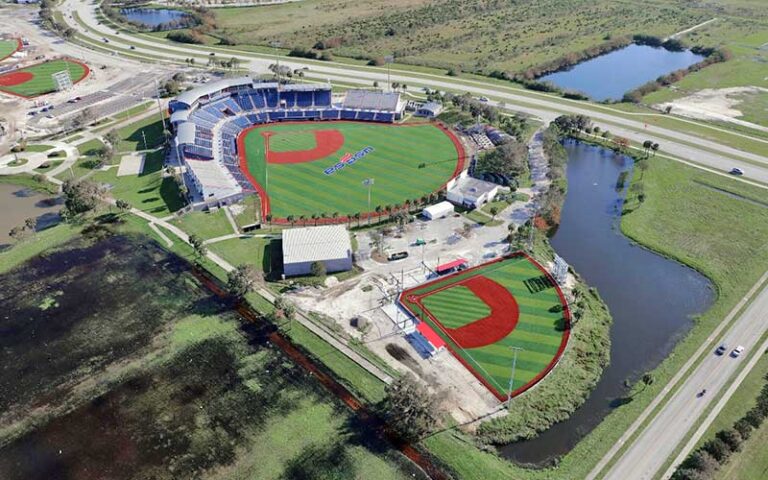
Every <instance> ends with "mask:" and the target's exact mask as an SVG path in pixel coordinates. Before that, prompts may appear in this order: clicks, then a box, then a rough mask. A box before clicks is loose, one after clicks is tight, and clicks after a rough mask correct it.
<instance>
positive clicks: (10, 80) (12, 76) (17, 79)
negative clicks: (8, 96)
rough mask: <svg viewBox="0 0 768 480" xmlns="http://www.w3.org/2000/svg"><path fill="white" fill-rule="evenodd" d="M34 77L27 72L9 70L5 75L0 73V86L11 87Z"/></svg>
mask: <svg viewBox="0 0 768 480" xmlns="http://www.w3.org/2000/svg"><path fill="white" fill-rule="evenodd" d="M33 78H35V76H34V75H33V74H31V73H29V72H11V73H6V74H5V75H0V87H13V86H15V85H20V84H22V83H27V82H28V81H30V80H32V79H33Z"/></svg>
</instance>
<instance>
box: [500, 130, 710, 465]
mask: <svg viewBox="0 0 768 480" xmlns="http://www.w3.org/2000/svg"><path fill="white" fill-rule="evenodd" d="M565 147H566V150H567V152H568V169H567V176H568V194H567V195H566V199H565V205H564V207H563V212H562V219H561V223H560V228H559V229H558V231H557V233H556V234H555V236H554V237H553V238H552V246H553V247H554V249H555V251H556V252H557V253H558V254H559V255H560V256H562V257H563V258H564V259H565V260H566V261H567V262H568V263H569V264H570V265H572V266H573V267H574V268H575V269H576V271H577V272H579V273H580V274H581V275H582V276H583V277H584V279H585V280H586V282H587V283H588V284H589V285H590V286H591V287H595V288H597V290H598V292H599V293H600V295H601V296H602V298H603V300H604V301H605V303H606V304H607V305H608V308H609V309H610V311H611V315H612V317H613V326H612V327H611V363H610V365H609V366H608V368H606V369H605V371H604V372H603V376H602V378H601V380H600V382H599V383H598V384H597V386H596V388H595V390H594V391H593V392H592V393H591V395H590V397H589V398H588V399H587V401H586V403H585V404H584V405H582V406H581V407H580V408H579V409H578V410H576V412H575V413H574V414H573V415H572V416H571V417H570V418H569V419H568V420H566V421H564V422H561V423H559V424H556V425H554V426H553V427H552V428H550V429H549V430H547V431H546V432H544V433H542V434H541V435H539V436H538V437H536V438H534V439H532V440H528V441H524V442H518V443H515V444H512V445H509V446H507V447H504V448H502V449H501V454H502V455H503V456H504V457H505V458H507V459H510V460H514V461H515V462H518V463H522V464H531V465H542V464H546V463H548V462H549V461H551V460H552V459H554V458H556V457H558V456H561V455H564V454H565V453H567V452H568V451H569V450H570V449H571V448H573V447H574V446H575V445H576V443H577V442H578V441H579V440H580V439H581V438H583V437H584V436H585V435H586V434H587V433H589V432H590V431H591V430H592V429H593V428H595V427H596V426H597V425H598V424H599V423H600V422H601V421H602V420H603V418H605V416H606V415H607V414H608V413H610V412H611V410H612V409H614V408H617V407H618V406H620V405H622V404H623V403H625V402H626V401H629V399H627V398H626V394H627V388H626V386H625V381H627V380H628V381H629V382H631V383H634V382H635V381H636V380H637V379H638V378H639V377H640V376H641V375H642V374H643V373H644V372H647V371H648V370H651V369H653V368H655V367H656V366H657V365H659V363H661V361H662V360H663V359H664V358H665V357H666V356H667V355H669V353H670V352H671V351H672V349H673V348H674V346H675V344H676V343H677V342H678V341H679V340H680V339H681V338H682V337H683V336H684V335H685V334H686V333H687V332H688V330H689V329H690V328H691V326H692V324H693V320H692V317H693V316H695V315H697V314H700V313H702V312H704V311H705V310H707V309H708V308H709V306H710V305H711V304H712V301H713V300H714V292H713V290H712V287H711V284H710V282H709V280H707V278H705V277H704V276H703V275H701V274H699V273H698V272H696V271H695V270H693V269H691V268H688V267H686V266H684V265H682V264H680V263H677V262H675V261H672V260H669V259H667V258H665V257H662V256H660V255H657V254H656V253H653V252H651V251H649V250H646V249H644V248H642V247H640V246H638V245H637V244H635V243H633V242H632V241H631V240H630V239H628V238H627V237H625V236H624V235H623V234H622V233H621V230H620V222H621V210H622V204H623V198H624V194H625V188H622V189H617V179H618V177H619V175H620V174H621V172H628V173H629V175H631V173H632V167H633V161H632V159H631V158H629V157H627V156H624V155H617V154H615V153H614V152H612V151H610V150H607V149H604V148H600V147H594V146H591V145H585V144H582V143H577V142H574V141H569V142H567V143H566V145H565ZM576 328H578V327H576Z"/></svg>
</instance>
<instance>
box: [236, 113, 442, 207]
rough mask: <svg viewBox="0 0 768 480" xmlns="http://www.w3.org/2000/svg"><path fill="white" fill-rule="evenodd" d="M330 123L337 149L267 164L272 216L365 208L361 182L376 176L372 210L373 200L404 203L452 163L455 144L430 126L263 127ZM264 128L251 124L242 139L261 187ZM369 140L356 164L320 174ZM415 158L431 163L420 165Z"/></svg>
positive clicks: (437, 182) (437, 181) (431, 187)
mask: <svg viewBox="0 0 768 480" xmlns="http://www.w3.org/2000/svg"><path fill="white" fill-rule="evenodd" d="M329 128H337V129H339V130H340V131H341V132H342V134H343V135H344V137H345V142H344V145H343V147H342V149H341V151H339V152H337V153H336V154H334V155H331V156H330V157H328V158H326V159H322V160H318V161H314V162H309V163H303V164H290V165H270V166H269V185H268V186H267V190H268V194H269V196H270V204H271V206H272V214H273V215H275V216H278V217H286V216H288V215H294V216H296V217H298V216H300V215H305V217H306V218H309V217H310V216H311V215H312V214H320V213H326V214H328V215H329V216H330V214H332V213H333V212H338V213H339V214H341V215H348V214H350V213H356V212H361V213H362V212H367V211H368V202H367V198H368V192H367V189H366V188H365V187H364V186H363V185H362V181H363V180H364V179H365V178H374V179H375V182H376V183H375V186H374V188H373V191H372V202H371V210H373V207H375V206H377V205H382V206H386V205H396V204H402V202H403V201H405V200H413V199H416V198H419V197H421V196H423V195H425V194H428V193H431V192H432V191H435V190H437V189H438V188H440V187H441V186H442V185H443V184H444V183H445V182H446V181H447V180H448V179H449V178H450V176H451V175H452V174H453V171H454V169H455V166H456V161H457V158H456V151H455V148H454V146H453V143H452V142H451V140H450V139H449V138H448V137H447V136H446V135H445V134H444V133H443V132H442V131H440V130H439V129H437V128H436V127H434V126H432V125H422V126H415V127H410V126H409V127H391V126H387V125H378V124H345V123H327V124H325V123H324V124H323V125H322V127H320V126H318V125H317V124H313V123H308V124H298V125H277V126H270V127H268V128H267V130H269V131H274V132H276V133H280V132H295V131H301V130H302V129H303V130H304V131H308V132H311V131H313V130H317V129H329ZM263 130H264V129H255V130H253V131H251V132H250V133H249V135H248V136H247V137H246V139H245V143H246V152H247V158H248V163H249V167H250V170H251V173H252V174H253V175H254V177H255V178H256V179H257V181H259V182H260V183H261V184H262V186H264V185H265V183H266V178H265V177H266V175H265V172H264V163H263V158H264V146H263V137H261V134H260V132H261V131H263ZM278 137H279V135H278ZM260 144H261V145H260ZM368 145H370V146H372V147H374V152H372V153H371V154H369V155H368V156H367V157H365V158H363V159H362V160H360V161H359V162H358V163H356V164H355V165H352V166H349V167H347V168H345V169H343V170H341V171H339V172H337V173H336V174H334V175H324V174H323V170H324V169H325V168H327V167H329V166H332V165H334V164H335V163H336V162H337V161H338V158H339V157H340V156H341V155H343V154H344V153H347V152H350V153H354V152H356V151H358V150H360V149H362V148H364V147H366V146H368ZM446 159H448V161H446ZM419 163H426V164H427V165H430V166H428V167H426V168H422V169H419V168H418V164H419Z"/></svg>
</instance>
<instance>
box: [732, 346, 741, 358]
mask: <svg viewBox="0 0 768 480" xmlns="http://www.w3.org/2000/svg"><path fill="white" fill-rule="evenodd" d="M743 352H744V347H742V346H741V345H739V346H738V347H736V348H734V349H733V351H732V352H731V357H733V358H736V357H738V356H739V355H741V354H742V353H743Z"/></svg>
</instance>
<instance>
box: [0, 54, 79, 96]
mask: <svg viewBox="0 0 768 480" xmlns="http://www.w3.org/2000/svg"><path fill="white" fill-rule="evenodd" d="M64 70H68V71H69V74H70V76H71V78H72V83H76V82H79V81H80V80H82V79H83V78H85V77H86V75H88V68H87V67H85V66H84V65H82V64H80V63H77V62H73V61H70V60H52V61H50V62H44V63H39V64H37V65H32V66H30V67H26V68H21V69H19V70H14V71H12V72H9V73H6V74H4V75H0V91H3V92H7V93H12V94H15V95H21V96H25V97H36V96H38V95H43V94H46V93H50V92H53V91H54V90H55V89H56V87H55V85H54V83H53V77H52V76H51V75H52V74H54V73H56V72H61V71H64ZM23 73H29V74H32V75H33V77H32V78H31V79H30V80H28V81H26V82H23V83H19V84H17V85H3V80H2V79H3V77H5V76H7V75H17V74H23Z"/></svg>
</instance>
